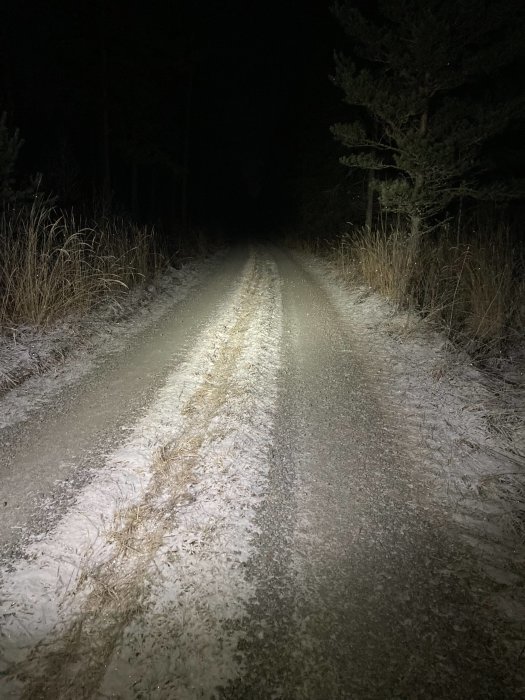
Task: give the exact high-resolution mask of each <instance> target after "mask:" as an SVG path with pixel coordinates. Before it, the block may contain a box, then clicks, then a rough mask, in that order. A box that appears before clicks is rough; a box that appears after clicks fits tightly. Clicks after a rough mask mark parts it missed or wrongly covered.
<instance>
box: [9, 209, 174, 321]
mask: <svg viewBox="0 0 525 700" xmlns="http://www.w3.org/2000/svg"><path fill="white" fill-rule="evenodd" d="M165 262H166V260H165V258H164V257H163V256H162V255H161V253H160V250H159V245H158V242H157V239H156V236H155V232H154V231H153V230H152V229H149V228H147V227H139V226H135V225H132V224H127V223H126V222H124V221H122V220H119V219H103V220H101V221H98V222H93V223H90V224H87V223H85V222H83V221H81V220H77V219H76V218H75V216H74V214H72V213H64V212H60V211H57V210H55V209H54V208H52V207H50V206H48V205H46V204H45V203H42V202H39V201H35V202H34V204H33V205H32V207H31V208H28V209H22V210H20V211H18V212H9V211H7V212H4V213H3V215H2V217H1V219H0V331H5V330H6V329H10V330H12V329H14V328H17V327H19V326H21V325H29V326H33V327H38V328H46V327H48V326H49V325H50V324H53V323H55V322H56V321H58V320H60V319H63V318H65V317H68V316H71V315H80V314H85V313H86V312H88V311H90V310H91V309H93V308H94V307H95V306H96V305H97V304H99V303H100V302H101V300H103V299H106V298H107V297H108V296H111V297H113V298H115V297H117V298H118V296H119V295H122V294H124V293H126V292H127V291H128V290H130V289H132V288H133V287H136V286H137V285H140V284H142V283H144V282H145V281H147V280H148V279H151V278H152V277H153V276H154V274H155V272H156V271H158V270H159V269H160V268H161V266H162V265H163V264H165Z"/></svg>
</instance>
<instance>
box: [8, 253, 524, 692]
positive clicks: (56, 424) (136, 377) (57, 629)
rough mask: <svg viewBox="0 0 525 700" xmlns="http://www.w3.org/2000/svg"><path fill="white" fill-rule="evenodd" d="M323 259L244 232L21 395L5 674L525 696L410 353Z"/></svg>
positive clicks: (13, 420) (146, 686)
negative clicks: (443, 474)
mask: <svg viewBox="0 0 525 700" xmlns="http://www.w3.org/2000/svg"><path fill="white" fill-rule="evenodd" d="M320 270H321V268H320V267H319V268H315V265H314V266H313V267H312V266H308V265H307V264H305V263H304V261H301V259H300V258H298V257H295V256H293V255H291V254H290V253H288V252H286V251H283V250H280V249H278V248H274V247H271V246H267V247H264V246H256V247H254V248H251V249H249V250H248V249H246V250H244V249H237V250H235V251H232V252H231V253H230V254H229V255H228V256H227V257H224V258H222V259H221V260H220V261H218V262H216V263H215V267H213V266H212V267H211V269H209V270H208V272H207V273H206V275H205V276H203V277H202V279H201V281H200V284H196V285H195V286H194V288H193V290H192V291H191V293H189V294H188V295H186V297H184V298H182V299H181V300H180V301H179V302H178V303H171V304H167V305H166V308H165V309H164V310H163V312H162V313H157V314H156V315H155V317H154V319H153V321H152V323H151V324H149V325H147V324H146V325H145V326H144V328H143V329H142V330H141V331H140V332H139V333H138V334H136V335H135V336H133V338H131V339H130V340H129V343H128V345H127V347H124V348H122V349H121V351H120V352H119V353H115V354H112V355H111V356H109V357H107V358H105V359H104V361H100V362H95V363H93V366H92V367H91V368H90V370H89V371H86V372H85V373H83V374H82V373H79V377H78V380H77V381H70V382H68V383H67V384H64V386H62V387H60V386H58V387H57V389H56V391H55V392H54V393H53V392H49V391H48V390H47V389H46V392H45V396H43V395H42V396H39V395H38V391H39V389H38V387H39V385H38V382H37V383H36V384H35V385H34V387H33V391H34V392H35V394H34V406H33V407H31V406H29V407H28V401H27V394H24V390H23V387H20V388H19V389H17V390H15V391H14V392H10V393H7V394H6V395H5V396H4V397H3V399H2V400H1V401H0V419H1V420H0V424H1V425H4V427H3V429H2V430H1V431H0V450H1V453H0V478H1V489H2V496H1V498H2V503H1V504H0V505H1V510H0V525H1V530H0V538H1V539H0V543H1V545H2V547H3V550H2V551H3V557H2V568H1V581H0V697H2V698H27V699H32V698H46V699H50V700H51V699H53V700H55V699H58V698H71V700H73V699H75V700H76V699H78V698H163V699H164V698H165V699H166V700H168V699H172V698H173V699H176V700H178V699H181V700H190V699H193V698H223V699H225V698H231V699H234V698H235V699H239V700H240V699H247V700H249V699H251V698H254V699H256V698H289V699H298V700H299V699H303V698H304V699H305V700H306V699H308V700H310V699H311V700H316V699H319V700H324V699H326V700H331V699H336V698H349V699H350V698H352V699H356V700H360V699H361V698H362V699H368V698H370V699H381V698H385V699H386V698H395V697H398V698H407V699H408V698H422V699H423V698H425V699H432V698H443V699H445V698H447V699H451V700H452V699H455V698H457V699H458V700H459V699H460V698H461V699H462V700H466V699H469V698H471V699H472V700H474V699H478V698H479V699H481V698H491V699H497V698H501V699H503V698H518V697H523V695H521V694H520V686H519V682H520V681H519V675H520V667H521V665H522V664H523V658H522V657H523V654H521V655H520V654H519V648H520V643H521V642H520V639H519V634H518V637H516V634H517V633H516V631H515V630H514V629H513V632H512V634H511V635H509V633H508V629H507V627H508V625H507V623H506V621H505V620H504V619H503V617H501V616H500V614H499V613H498V611H497V609H496V607H495V606H494V605H492V604H491V600H492V598H491V597H492V596H494V594H495V583H494V580H493V579H491V578H490V577H489V576H487V574H486V572H485V571H484V568H483V565H484V564H483V561H482V558H481V557H478V556H477V553H476V547H475V546H472V545H470V546H469V544H468V542H467V539H466V538H463V537H461V536H460V532H459V530H458V527H457V523H456V522H455V521H454V517H453V513H452V508H451V507H450V503H449V502H447V497H446V496H444V494H443V490H442V489H441V488H440V482H439V475H438V472H440V470H441V460H440V459H438V458H437V451H436V459H434V458H433V454H432V451H431V450H430V452H429V447H428V441H425V439H424V438H425V436H424V435H423V432H424V431H427V432H428V426H426V427H425V428H424V430H423V428H422V420H421V416H420V415H419V414H416V413H415V412H414V406H413V403H411V402H408V401H406V400H405V399H404V395H403V394H402V393H401V392H400V391H399V387H398V386H397V385H396V384H395V383H393V382H392V381H390V379H391V372H390V364H389V363H393V362H394V361H396V358H393V357H390V356H389V355H388V351H387V350H388V349H387V348H385V347H381V348H379V347H375V346H374V345H371V344H370V342H369V340H370V339H369V338H368V337H367V335H366V334H364V333H362V332H360V330H359V328H360V327H359V324H356V323H353V321H352V314H351V313H350V312H348V313H346V312H345V310H344V308H343V307H344V304H345V301H344V292H342V291H341V289H337V288H336V285H335V283H334V282H331V283H328V282H326V280H324V281H323V280H322V278H321V276H320ZM347 301H348V300H347ZM348 304H349V302H348ZM347 311H348V309H347ZM396 387H397V388H396ZM20 402H22V403H23V406H24V410H19V411H17V404H19V403H20ZM426 408H428V407H425V406H422V408H421V410H422V411H423V412H424V411H425V410H426ZM2 414H3V415H2ZM443 440H446V437H444V438H443ZM438 447H439V446H438ZM441 447H443V445H441ZM440 454H441V453H440ZM470 535H471V541H473V537H472V532H470ZM474 539H475V538H474ZM496 544H497V543H496ZM505 544H506V543H504V542H501V549H502V551H503V549H504V545H505ZM507 544H508V543H507ZM494 546H496V545H494ZM491 551H496V550H491ZM513 551H515V553H516V551H517V550H513ZM520 551H521V550H520ZM522 554H523V553H522V552H521V553H520V554H519V557H521V558H522V559H523V556H522ZM516 556H518V555H516ZM512 575H514V576H515V579H512ZM509 581H510V583H509ZM511 584H513V585H514V588H515V589H517V588H518V587H519V586H521V585H522V580H520V579H519V576H517V574H511V572H509V571H507V576H506V577H504V578H503V579H501V580H500V581H499V583H498V585H499V586H507V585H511ZM496 592H497V591H496ZM523 645H525V641H523ZM516 649H517V650H518V653H517V652H516Z"/></svg>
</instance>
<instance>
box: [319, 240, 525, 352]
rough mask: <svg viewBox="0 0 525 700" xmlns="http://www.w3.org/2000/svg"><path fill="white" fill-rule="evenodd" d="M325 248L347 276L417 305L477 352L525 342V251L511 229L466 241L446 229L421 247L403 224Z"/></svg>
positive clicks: (503, 349) (505, 348)
mask: <svg viewBox="0 0 525 700" xmlns="http://www.w3.org/2000/svg"><path fill="white" fill-rule="evenodd" d="M322 248H324V252H325V253H326V254H328V255H329V257H330V258H331V260H332V261H333V262H334V263H335V264H336V265H337V267H338V269H339V271H340V272H341V273H343V275H345V276H348V277H349V278H350V279H352V280H354V281H356V282H358V283H364V284H366V285H367V286H368V287H370V288H371V289H373V290H374V291H377V292H379V293H380V294H382V295H383V296H385V297H387V298H388V299H390V300H391V301H393V302H395V303H396V304H397V305H398V306H399V307H401V308H411V309H415V310H417V311H418V312H420V313H421V314H422V315H423V316H425V317H426V318H428V319H430V320H432V321H433V322H434V323H435V324H437V326H438V327H439V328H440V329H441V330H444V331H445V333H446V334H447V336H448V337H449V338H450V339H451V340H453V341H454V342H455V343H456V344H458V345H459V346H461V347H462V348H463V349H466V350H467V351H468V352H469V354H470V355H471V356H475V357H479V358H482V359H484V360H485V359H493V358H495V357H497V356H499V355H500V354H501V353H502V352H507V351H508V350H509V349H513V348H516V347H517V346H519V345H520V343H521V342H522V341H523V338H524V331H525V275H524V271H525V248H524V247H523V246H519V245H518V244H516V243H512V241H511V237H510V235H509V232H508V230H506V229H504V227H500V229H499V230H497V231H495V232H490V234H489V232H481V233H480V232H479V231H478V232H477V233H475V234H472V235H470V236H469V237H468V238H466V237H465V239H461V240H458V239H457V237H456V236H451V235H450V234H449V233H448V232H447V231H446V230H442V231H438V232H435V233H434V234H432V235H427V236H422V237H421V239H420V240H419V241H418V243H417V245H413V242H412V241H411V240H410V238H409V236H408V234H407V232H406V231H404V230H402V229H399V228H392V229H390V230H369V229H361V230H354V231H352V232H349V233H345V234H343V235H342V236H341V237H340V238H339V239H338V240H336V241H335V242H331V243H330V244H326V245H325V246H323V247H322Z"/></svg>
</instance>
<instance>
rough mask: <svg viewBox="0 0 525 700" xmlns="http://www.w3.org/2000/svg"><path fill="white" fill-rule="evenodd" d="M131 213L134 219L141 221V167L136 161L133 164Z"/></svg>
mask: <svg viewBox="0 0 525 700" xmlns="http://www.w3.org/2000/svg"><path fill="white" fill-rule="evenodd" d="M131 213H132V215H133V219H134V220H135V221H138V219H139V166H138V164H137V162H136V161H133V163H132V164H131Z"/></svg>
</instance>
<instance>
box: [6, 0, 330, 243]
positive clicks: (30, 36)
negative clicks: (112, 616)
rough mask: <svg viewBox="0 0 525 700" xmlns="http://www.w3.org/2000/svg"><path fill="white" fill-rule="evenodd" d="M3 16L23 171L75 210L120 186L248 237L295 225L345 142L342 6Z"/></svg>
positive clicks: (136, 201) (33, 10)
mask: <svg viewBox="0 0 525 700" xmlns="http://www.w3.org/2000/svg"><path fill="white" fill-rule="evenodd" d="M4 16H5V18H6V21H5V22H3V28H2V30H1V31H0V39H1V40H2V45H3V56H0V59H2V58H3V59H4V60H3V63H4V66H5V70H4V71H3V75H2V79H1V80H0V112H1V111H3V110H5V111H6V112H7V115H8V122H9V125H10V126H11V127H12V128H15V127H17V128H19V129H20V134H21V136H22V138H23V139H24V145H23V148H22V150H21V152H20V162H19V167H20V170H21V173H22V175H23V176H24V175H25V177H26V178H28V177H29V176H30V174H32V173H35V172H42V173H43V174H44V179H43V187H44V188H45V189H46V190H47V191H49V190H51V191H53V192H54V193H56V194H58V195H59V197H60V204H61V205H63V206H68V205H75V206H76V204H77V202H78V201H85V200H86V199H87V198H89V197H93V196H95V197H96V196H98V195H99V194H100V191H101V189H102V187H103V180H104V177H105V176H106V177H107V178H110V188H111V192H112V201H113V203H114V204H115V205H116V206H117V208H120V209H121V210H123V211H127V212H129V213H130V214H132V215H133V216H134V218H136V219H139V220H142V221H151V220H158V221H163V222H168V223H172V222H174V221H176V220H177V219H179V218H180V216H181V215H182V214H183V212H182V210H183V209H184V208H186V209H187V214H186V215H187V216H188V217H189V219H190V220H191V222H192V223H193V224H196V225H205V226H215V227H219V228H221V227H223V228H224V229H227V230H228V231H231V232H232V235H233V237H234V238H238V239H239V238H243V239H246V237H247V236H248V237H249V236H251V235H252V234H253V233H254V232H260V231H261V229H264V230H269V229H270V228H272V227H275V226H276V225H283V224H286V221H287V218H288V217H289V216H290V215H291V213H292V211H293V208H294V197H295V192H294V187H295V186H296V185H295V184H293V181H294V178H296V177H297V175H301V176H306V175H309V174H310V173H307V172H305V168H306V169H308V161H309V160H311V159H309V157H308V155H307V154H308V153H311V151H312V148H313V149H314V150H315V149H317V150H318V151H319V150H323V149H324V148H326V147H327V144H332V137H331V134H330V132H329V127H330V125H331V124H332V123H333V122H334V119H335V116H336V112H337V111H338V109H339V105H340V104H341V96H340V94H339V93H338V91H337V90H336V89H335V88H334V86H333V85H332V84H331V82H330V74H331V73H332V72H333V51H334V48H336V46H337V44H338V43H339V38H340V37H339V32H340V30H339V28H338V26H337V23H336V21H335V19H334V18H333V16H332V14H331V12H330V3H328V2H296V1H293V0H286V1H285V2H276V1H275V0H271V1H269V2H265V3H244V2H241V0H229V1H228V2H225V1H224V0H207V2H206V3H205V4H204V5H203V4H200V3H199V4H194V3H190V2H188V1H187V0H175V2H158V3H155V4H154V5H153V6H151V5H144V4H142V3H139V2H132V3H129V2H126V3H124V2H123V1H122V0H116V2H112V3H111V4H110V5H106V4H105V3H103V2H92V3H87V2H80V3H77V4H75V7H74V8H71V5H70V4H69V3H65V2H64V0H54V2H52V3H46V5H45V6H42V5H41V4H40V3H37V2H35V0H24V1H23V2H14V1H13V0H11V1H9V2H8V3H6V6H5V15H4ZM328 147H330V146H328ZM334 149H335V146H334ZM334 152H335V163H336V164H337V152H336V151H334ZM106 170H107V171H110V172H106ZM184 199H186V201H185V202H184Z"/></svg>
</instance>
